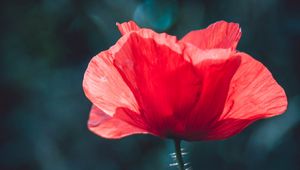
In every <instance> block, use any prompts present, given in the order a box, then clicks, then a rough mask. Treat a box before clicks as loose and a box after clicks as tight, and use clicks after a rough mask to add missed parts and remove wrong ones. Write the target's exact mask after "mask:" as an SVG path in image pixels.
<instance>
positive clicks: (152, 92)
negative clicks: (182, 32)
mask: <svg viewBox="0 0 300 170" xmlns="http://www.w3.org/2000/svg"><path fill="white" fill-rule="evenodd" d="M126 35H127V34H126ZM126 35H125V37H123V38H121V40H120V41H118V44H119V47H121V48H118V49H116V50H114V51H115V52H114V54H115V66H116V67H117V68H118V70H119V71H120V73H121V74H122V76H123V78H124V80H125V81H126V82H127V84H128V85H129V87H130V88H131V90H132V91H133V93H134V95H135V97H136V99H137V101H138V103H139V106H140V107H141V109H142V111H141V113H142V114H143V116H144V118H145V120H146V121H147V122H148V123H149V124H150V125H149V126H151V127H152V128H154V129H155V130H156V131H157V133H160V135H161V136H166V135H168V134H174V133H175V132H176V133H177V132H178V131H182V130H183V129H182V127H183V126H184V125H182V123H183V122H184V121H182V119H185V117H186V115H185V113H186V112H188V111H189V110H191V109H192V108H193V105H194V103H195V101H196V99H197V97H198V95H199V89H200V85H201V83H200V78H199V77H198V75H197V72H196V70H195V68H194V66H193V65H192V64H191V63H190V62H188V61H186V60H185V58H188V57H187V56H185V55H186V54H185V53H184V50H186V48H189V47H187V46H184V44H178V43H177V40H176V38H175V37H173V36H169V35H167V34H157V33H154V32H153V31H151V30H148V29H141V30H140V31H137V32H132V33H130V35H128V36H126ZM190 48H194V47H193V46H192V47H190Z"/></svg>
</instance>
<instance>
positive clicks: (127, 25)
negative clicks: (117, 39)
mask: <svg viewBox="0 0 300 170" xmlns="http://www.w3.org/2000/svg"><path fill="white" fill-rule="evenodd" d="M117 26H118V29H119V31H120V32H121V34H122V35H124V34H127V33H129V32H131V31H138V30H139V29H140V27H139V26H138V25H137V24H136V23H135V22H134V21H129V22H123V23H121V24H120V23H117Z"/></svg>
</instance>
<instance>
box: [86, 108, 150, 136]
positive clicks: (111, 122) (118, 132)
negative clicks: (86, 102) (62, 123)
mask: <svg viewBox="0 0 300 170" xmlns="http://www.w3.org/2000/svg"><path fill="white" fill-rule="evenodd" d="M117 113H119V114H115V115H114V116H110V115H108V114H106V113H104V112H103V111H102V110H100V109H99V108H98V107H97V106H95V105H93V106H92V109H91V111H90V117H89V121H88V128H89V129H90V130H91V131H92V132H94V133H95V134H97V135H99V136H101V137H103V138H108V139H119V138H123V137H126V136H129V135H133V134H147V133H149V132H148V131H146V130H144V129H141V128H139V127H137V126H135V125H132V124H130V123H128V122H127V121H124V116H120V115H124V114H121V113H120V112H117ZM135 115H137V114H135ZM126 119H127V118H126Z"/></svg>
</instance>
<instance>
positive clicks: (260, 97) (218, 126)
mask: <svg viewBox="0 0 300 170" xmlns="http://www.w3.org/2000/svg"><path fill="white" fill-rule="evenodd" d="M236 56H240V57H241V59H242V63H241V65H240V67H239V68H238V70H237V72H236V73H235V75H234V76H233V78H232V80H231V83H230V88H229V92H228V96H227V100H226V104H225V108H224V110H223V113H222V114H221V115H220V117H219V118H218V120H217V121H215V123H213V124H211V126H210V127H209V130H208V131H207V132H206V133H205V134H198V135H199V136H198V137H199V138H198V139H194V140H200V139H202V140H203V139H204V140H217V139H225V138H228V137H231V136H233V135H235V134H237V133H239V132H240V131H242V130H243V129H244V128H246V127H247V126H248V125H249V124H251V123H252V122H254V121H255V120H258V119H262V118H267V117H272V116H276V115H279V114H281V113H283V112H284V111H285V110H286V108H287V98H286V94H285V92H284V90H283V89H282V88H281V87H280V85H278V84H277V82H276V81H275V80H274V78H273V77H272V74H271V73H270V72H269V71H268V69H267V68H266V67H265V66H264V65H263V64H261V63H260V62H258V61H256V60H255V59H253V58H252V57H251V56H249V55H247V54H245V53H237V54H236ZM201 135H202V137H200V136H201ZM195 136H196V135H195Z"/></svg>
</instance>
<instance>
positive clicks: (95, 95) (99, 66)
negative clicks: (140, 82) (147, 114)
mask: <svg viewBox="0 0 300 170" xmlns="http://www.w3.org/2000/svg"><path fill="white" fill-rule="evenodd" d="M112 60H113V56H112V55H111V52H110V51H109V50H108V51H104V52H101V53H100V54H98V55H97V56H95V57H94V58H93V59H92V60H91V61H90V63H89V66H88V68H87V70H86V72H85V75H84V79H83V89H84V92H85V94H86V96H87V97H88V98H89V99H90V101H91V102H92V103H93V104H95V105H96V106H97V107H98V108H101V110H103V111H104V112H105V113H107V114H108V115H110V116H113V115H114V114H115V112H116V109H117V108H118V107H125V108H128V109H131V110H133V111H135V112H138V111H137V110H138V106H137V103H136V100H135V98H134V96H133V94H132V92H131V90H130V89H129V87H128V86H127V85H126V83H125V82H124V81H123V79H122V77H121V75H120V74H119V72H118V71H117V70H116V68H115V67H114V66H113V63H112V62H113V61H112Z"/></svg>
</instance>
